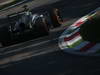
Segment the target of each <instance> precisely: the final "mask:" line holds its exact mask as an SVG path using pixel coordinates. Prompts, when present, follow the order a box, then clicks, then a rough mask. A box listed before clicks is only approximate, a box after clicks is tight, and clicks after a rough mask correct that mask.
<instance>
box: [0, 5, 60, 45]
mask: <svg viewBox="0 0 100 75" xmlns="http://www.w3.org/2000/svg"><path fill="white" fill-rule="evenodd" d="M24 8H25V9H24V11H22V12H18V13H13V14H9V15H7V21H8V22H7V23H5V25H2V24H1V25H0V46H1V47H4V46H8V45H12V44H15V43H19V42H23V41H27V40H30V39H33V38H34V37H38V36H41V35H47V34H49V29H50V27H54V28H55V27H59V26H61V24H60V23H59V19H60V18H59V14H58V11H57V9H52V10H51V11H45V12H43V13H36V14H33V13H32V12H31V11H30V10H29V9H28V8H26V6H25V7H24Z"/></svg>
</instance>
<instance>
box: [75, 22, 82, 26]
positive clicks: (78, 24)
mask: <svg viewBox="0 0 100 75" xmlns="http://www.w3.org/2000/svg"><path fill="white" fill-rule="evenodd" d="M83 23H84V22H82V21H80V22H78V23H76V24H75V26H78V27H79V26H80V25H81V24H83Z"/></svg>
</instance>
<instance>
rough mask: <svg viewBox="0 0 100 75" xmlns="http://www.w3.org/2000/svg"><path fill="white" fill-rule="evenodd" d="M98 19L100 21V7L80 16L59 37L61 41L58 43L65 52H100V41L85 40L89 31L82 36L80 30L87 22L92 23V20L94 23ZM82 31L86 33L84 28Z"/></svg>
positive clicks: (89, 53)
mask: <svg viewBox="0 0 100 75" xmlns="http://www.w3.org/2000/svg"><path fill="white" fill-rule="evenodd" d="M97 14H98V15H97ZM97 19H98V21H100V8H97V9H96V10H94V11H92V12H91V13H89V14H87V15H86V16H84V17H82V18H80V19H79V20H78V21H76V22H75V23H74V24H72V25H70V26H69V27H68V28H67V29H66V30H65V31H64V32H63V33H62V35H61V36H60V37H59V43H58V44H59V47H60V48H61V49H62V50H64V51H65V52H68V53H73V54H88V55H91V54H98V53H100V43H99V42H100V41H99V42H97V41H96V42H95V40H96V39H95V40H93V41H91V40H85V39H84V37H86V35H87V34H88V32H85V34H86V35H85V36H84V37H83V36H82V34H81V32H80V30H82V26H84V25H87V24H91V25H92V22H91V21H93V23H94V22H95V21H97ZM91 25H90V26H91ZM87 26H88V25H87ZM98 27H100V26H98ZM87 29H88V28H87ZM95 30H96V29H95V26H94V30H92V31H95ZM82 32H83V33H84V30H83V31H82ZM98 33H99V31H98ZM91 38H93V37H91ZM99 39H100V38H99Z"/></svg>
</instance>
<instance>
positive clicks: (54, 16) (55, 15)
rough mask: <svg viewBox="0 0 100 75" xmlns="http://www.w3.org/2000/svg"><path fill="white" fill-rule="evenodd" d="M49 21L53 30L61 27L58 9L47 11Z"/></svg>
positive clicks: (61, 21)
mask: <svg viewBox="0 0 100 75" xmlns="http://www.w3.org/2000/svg"><path fill="white" fill-rule="evenodd" d="M49 15H50V19H51V22H52V25H53V27H54V28H56V27H59V26H61V25H62V23H63V20H62V17H61V14H60V11H59V9H57V8H53V9H51V10H50V11H49Z"/></svg>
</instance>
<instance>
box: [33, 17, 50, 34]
mask: <svg viewBox="0 0 100 75" xmlns="http://www.w3.org/2000/svg"><path fill="white" fill-rule="evenodd" d="M36 22H37V23H36V26H35V29H36V32H38V33H39V35H48V34H49V27H48V25H47V21H46V19H45V18H40V19H38V20H37V21H36Z"/></svg>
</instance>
